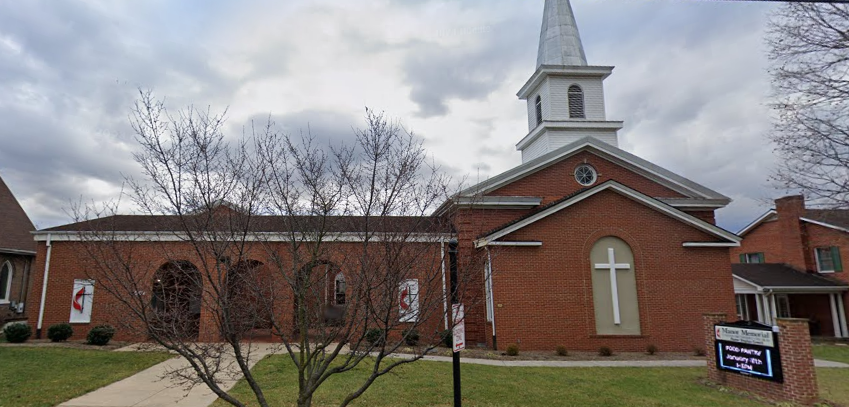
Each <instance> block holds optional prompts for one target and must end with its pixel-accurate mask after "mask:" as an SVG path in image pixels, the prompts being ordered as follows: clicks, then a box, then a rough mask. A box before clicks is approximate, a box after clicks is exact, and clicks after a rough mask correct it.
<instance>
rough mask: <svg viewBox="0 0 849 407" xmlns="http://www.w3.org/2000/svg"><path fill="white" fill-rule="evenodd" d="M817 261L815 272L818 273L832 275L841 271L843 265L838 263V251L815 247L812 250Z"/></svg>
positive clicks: (835, 248) (833, 247)
mask: <svg viewBox="0 0 849 407" xmlns="http://www.w3.org/2000/svg"><path fill="white" fill-rule="evenodd" d="M814 256H815V257H816V260H817V271H819V272H820V273H834V272H839V271H843V263H842V262H841V261H840V249H838V248H837V247H835V246H832V247H817V248H816V249H814Z"/></svg>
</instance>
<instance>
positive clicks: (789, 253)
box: [729, 195, 849, 336]
mask: <svg viewBox="0 0 849 407" xmlns="http://www.w3.org/2000/svg"><path fill="white" fill-rule="evenodd" d="M807 213H808V212H807V211H806V208H805V200H804V197H802V196H801V195H793V196H787V197H783V198H780V199H776V200H775V213H774V214H772V215H769V216H767V217H766V218H764V219H763V220H762V221H761V223H760V224H758V225H755V226H754V227H752V228H751V229H750V230H748V231H747V232H746V233H745V235H744V236H743V241H742V242H741V245H740V247H734V248H732V249H731V250H730V252H729V254H730V256H731V258H730V260H731V262H732V263H739V262H741V260H740V255H742V254H747V253H763V259H764V262H765V263H783V264H787V265H789V266H791V267H793V268H795V269H796V270H799V271H803V272H807V273H813V274H820V273H818V270H817V269H818V266H817V264H816V256H815V254H814V251H815V249H816V248H818V247H823V248H825V247H837V248H838V250H839V252H840V255H841V257H842V258H843V259H849V233H847V232H845V231H841V230H837V229H834V228H830V227H825V226H821V225H818V224H816V223H812V222H809V221H805V220H803V219H807V218H806V216H807ZM820 275H822V276H825V277H828V278H830V279H834V280H838V281H842V282H846V283H849V272H847V271H844V270H840V271H837V272H830V273H821V274H820ZM841 295H842V301H843V303H844V308H845V309H849V295H847V294H846V293H845V292H844V293H842V294H841ZM789 302H790V310H791V315H792V316H793V317H799V318H806V319H808V320H809V321H810V322H811V334H813V335H818V336H834V335H835V332H834V324H833V318H832V312H831V306H830V303H829V298H828V296H827V295H823V294H813V293H809V294H793V295H790V298H789ZM751 309H754V308H751V307H750V310H751Z"/></svg>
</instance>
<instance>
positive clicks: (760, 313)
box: [755, 294, 766, 324]
mask: <svg viewBox="0 0 849 407" xmlns="http://www.w3.org/2000/svg"><path fill="white" fill-rule="evenodd" d="M755 306H757V308H758V322H760V323H762V324H764V323H766V320H765V319H764V307H763V304H761V295H760V294H755Z"/></svg>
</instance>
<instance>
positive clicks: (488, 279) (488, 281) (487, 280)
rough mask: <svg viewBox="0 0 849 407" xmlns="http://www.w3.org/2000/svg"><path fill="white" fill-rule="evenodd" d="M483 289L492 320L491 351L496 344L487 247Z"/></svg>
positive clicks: (490, 263) (495, 348) (493, 302)
mask: <svg viewBox="0 0 849 407" xmlns="http://www.w3.org/2000/svg"><path fill="white" fill-rule="evenodd" d="M484 280H485V281H484V283H485V284H486V285H485V286H484V289H485V290H486V292H487V294H489V295H487V297H488V298H487V302H488V304H486V306H487V307H489V309H490V318H491V319H492V321H491V322H492V349H493V350H498V342H497V341H496V339H495V338H496V335H495V297H494V293H493V291H494V290H493V289H492V256H491V255H490V253H489V246H487V247H486V270H484Z"/></svg>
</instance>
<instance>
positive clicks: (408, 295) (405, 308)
mask: <svg viewBox="0 0 849 407" xmlns="http://www.w3.org/2000/svg"><path fill="white" fill-rule="evenodd" d="M398 293H399V294H398V296H399V301H398V320H399V321H401V322H416V320H418V318H419V280H404V281H403V282H401V285H400V286H399V287H398Z"/></svg>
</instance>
